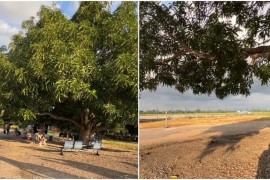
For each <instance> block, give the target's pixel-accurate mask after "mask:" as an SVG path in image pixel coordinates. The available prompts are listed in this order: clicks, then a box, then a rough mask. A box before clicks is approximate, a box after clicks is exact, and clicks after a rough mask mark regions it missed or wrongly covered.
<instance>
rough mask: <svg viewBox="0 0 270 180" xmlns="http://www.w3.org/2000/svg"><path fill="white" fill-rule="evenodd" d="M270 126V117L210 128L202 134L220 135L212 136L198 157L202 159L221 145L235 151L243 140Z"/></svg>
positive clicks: (227, 149)
mask: <svg viewBox="0 0 270 180" xmlns="http://www.w3.org/2000/svg"><path fill="white" fill-rule="evenodd" d="M269 127H270V120H269V118H260V119H256V120H252V121H243V122H238V123H232V124H226V125H220V126H214V127H212V128H209V129H208V130H207V131H204V132H203V133H202V134H208V133H220V135H216V136H212V137H210V138H211V139H210V141H209V142H208V144H207V147H206V148H205V149H204V150H203V152H202V153H201V155H200V156H199V157H198V158H199V160H200V161H201V160H202V159H203V158H204V157H205V156H207V155H210V154H212V153H213V152H214V151H215V150H217V149H218V148H220V147H226V152H228V151H235V150H236V149H237V148H239V145H238V143H239V142H240V141H241V140H243V139H245V138H247V137H251V136H254V135H256V134H259V132H260V131H261V130H262V129H264V128H269ZM239 132H241V133H239Z"/></svg>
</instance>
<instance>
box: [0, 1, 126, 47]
mask: <svg viewBox="0 0 270 180" xmlns="http://www.w3.org/2000/svg"><path fill="white" fill-rule="evenodd" d="M53 3H55V4H56V6H57V7H58V8H60V9H61V10H62V12H63V13H64V14H65V15H66V16H67V18H71V17H72V16H73V14H74V13H75V12H76V10H77V9H78V7H79V2H78V1H56V2H52V1H0V46H2V45H6V46H8V44H9V43H10V38H11V37H12V35H14V34H17V33H19V31H21V23H22V22H23V21H24V20H28V19H29V18H30V17H31V16H34V17H36V16H37V12H38V11H39V9H40V6H41V5H48V6H51V5H52V4H53ZM120 3H121V1H118V2H113V3H112V6H111V11H114V10H115V9H116V8H117V7H118V6H119V5H120Z"/></svg>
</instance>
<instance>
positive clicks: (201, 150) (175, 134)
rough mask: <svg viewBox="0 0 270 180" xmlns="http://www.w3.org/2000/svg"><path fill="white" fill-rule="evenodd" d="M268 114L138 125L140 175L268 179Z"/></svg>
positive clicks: (144, 176)
mask: <svg viewBox="0 0 270 180" xmlns="http://www.w3.org/2000/svg"><path fill="white" fill-rule="evenodd" d="M269 143H270V118H255V119H254V120H251V119H248V120H246V121H237V120H236V121H234V122H231V121H228V122H222V123H220V122H219V121H218V120H217V121H216V124H213V122H211V123H210V124H208V125H207V124H206V123H204V124H203V125H196V121H194V124H193V125H183V126H180V127H179V126H178V127H173V126H169V128H164V127H162V128H144V129H140V178H159V179H161V178H188V179H191V178H231V179H232V178H252V179H254V178H268V179H269V178H270V147H269V145H270V144H269Z"/></svg>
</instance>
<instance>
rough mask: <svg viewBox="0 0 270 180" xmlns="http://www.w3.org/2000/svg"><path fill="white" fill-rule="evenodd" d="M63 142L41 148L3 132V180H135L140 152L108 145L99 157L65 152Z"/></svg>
mask: <svg viewBox="0 0 270 180" xmlns="http://www.w3.org/2000/svg"><path fill="white" fill-rule="evenodd" d="M62 146H63V141H62V142H61V141H60V140H58V141H57V140H55V141H54V142H49V143H48V144H47V145H46V146H38V145H35V144H33V143H31V142H30V141H29V140H24V139H22V138H20V137H16V136H15V135H13V134H12V135H8V136H7V135H4V134H3V131H2V130H0V178H3V179H7V178H8V179H10V178H12V179H14V178H15V179H20V178H24V179H33V178H34V179H40V178H46V179H51V178H54V179H78V178H80V179H84V178H87V179H90V178H94V179H101V178H105V179H108V178H109V179H135V178H138V153H137V151H135V150H126V149H119V148H115V147H113V146H107V147H106V146H105V147H104V149H103V150H101V151H99V154H100V155H99V156H97V155H94V153H93V152H92V151H90V152H81V151H80V152H65V153H64V155H60V148H61V147H62Z"/></svg>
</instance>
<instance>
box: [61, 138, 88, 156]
mask: <svg viewBox="0 0 270 180" xmlns="http://www.w3.org/2000/svg"><path fill="white" fill-rule="evenodd" d="M80 150H83V141H65V144H64V147H63V148H62V149H61V155H64V151H80Z"/></svg>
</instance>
